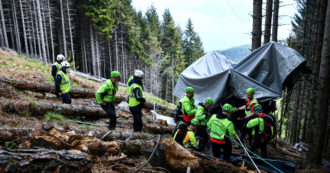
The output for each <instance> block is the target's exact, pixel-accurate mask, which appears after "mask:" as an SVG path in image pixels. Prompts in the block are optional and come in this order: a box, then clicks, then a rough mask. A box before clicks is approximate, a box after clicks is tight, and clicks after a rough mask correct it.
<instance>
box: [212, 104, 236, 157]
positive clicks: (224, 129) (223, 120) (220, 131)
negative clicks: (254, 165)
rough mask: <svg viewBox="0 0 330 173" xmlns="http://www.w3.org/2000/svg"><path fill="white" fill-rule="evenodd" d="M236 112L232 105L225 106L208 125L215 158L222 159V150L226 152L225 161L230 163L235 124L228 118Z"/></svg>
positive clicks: (213, 116)
mask: <svg viewBox="0 0 330 173" xmlns="http://www.w3.org/2000/svg"><path fill="white" fill-rule="evenodd" d="M233 112H234V108H233V106H231V105H230V104H227V103H226V104H224V105H223V107H222V112H221V111H219V112H218V114H214V115H212V117H211V118H210V120H209V122H208V123H207V127H208V129H209V130H210V131H211V132H210V140H211V142H212V152H213V156H214V157H216V158H219V157H220V154H221V149H222V150H223V152H224V157H223V158H224V160H226V161H230V155H231V150H232V146H231V141H230V139H229V138H228V137H227V136H229V137H230V138H231V139H234V138H235V128H234V124H233V123H232V122H231V121H230V120H229V119H228V116H229V115H231V114H232V113H233Z"/></svg>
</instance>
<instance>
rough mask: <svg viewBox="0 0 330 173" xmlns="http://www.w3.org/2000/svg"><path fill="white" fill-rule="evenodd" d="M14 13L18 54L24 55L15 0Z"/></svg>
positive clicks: (13, 2)
mask: <svg viewBox="0 0 330 173" xmlns="http://www.w3.org/2000/svg"><path fill="white" fill-rule="evenodd" d="M11 2H12V12H13V20H14V21H13V22H14V29H15V32H14V33H15V40H16V47H17V52H18V53H22V50H21V39H20V35H19V28H18V22H17V15H16V3H15V0H12V1H11Z"/></svg>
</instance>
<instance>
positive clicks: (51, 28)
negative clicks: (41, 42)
mask: <svg viewBox="0 0 330 173" xmlns="http://www.w3.org/2000/svg"><path fill="white" fill-rule="evenodd" d="M47 6H48V18H49V20H48V22H49V30H50V46H51V49H52V60H53V62H55V50H54V40H53V23H52V15H51V12H50V11H51V9H50V5H49V0H48V1H47Z"/></svg>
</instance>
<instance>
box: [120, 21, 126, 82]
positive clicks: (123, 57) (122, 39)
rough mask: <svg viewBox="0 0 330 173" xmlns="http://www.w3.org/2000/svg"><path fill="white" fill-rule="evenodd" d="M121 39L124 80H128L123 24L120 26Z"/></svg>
mask: <svg viewBox="0 0 330 173" xmlns="http://www.w3.org/2000/svg"><path fill="white" fill-rule="evenodd" d="M120 30H121V32H120V37H121V38H120V40H121V56H122V60H123V61H122V65H123V71H122V72H123V81H126V78H125V77H126V76H125V56H124V36H123V32H124V31H123V26H122V25H121V26H120Z"/></svg>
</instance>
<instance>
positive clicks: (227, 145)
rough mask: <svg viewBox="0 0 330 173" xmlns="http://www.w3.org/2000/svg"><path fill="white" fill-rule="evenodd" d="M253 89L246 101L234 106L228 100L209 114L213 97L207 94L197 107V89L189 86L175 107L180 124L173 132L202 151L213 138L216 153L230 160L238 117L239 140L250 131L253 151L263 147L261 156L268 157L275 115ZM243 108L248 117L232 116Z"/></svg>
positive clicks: (214, 154)
mask: <svg viewBox="0 0 330 173" xmlns="http://www.w3.org/2000/svg"><path fill="white" fill-rule="evenodd" d="M254 93H255V90H254V88H248V89H247V90H246V96H247V100H246V104H245V105H243V106H241V107H239V108H234V107H233V106H232V105H230V104H228V103H226V104H224V105H223V106H222V109H221V110H219V111H218V112H217V113H216V114H213V115H212V116H210V118H208V112H209V110H210V107H211V106H212V105H213V99H212V98H210V97H208V98H206V99H205V101H204V102H203V103H199V104H198V105H199V106H198V107H197V108H196V106H195V99H194V89H193V88H192V87H187V88H186V95H185V96H184V97H183V98H182V99H181V100H180V101H178V103H177V107H176V110H175V121H176V122H177V125H176V127H175V130H174V131H173V134H172V136H173V139H174V140H175V141H176V142H178V143H179V144H181V145H183V146H184V147H185V148H190V149H194V150H197V151H203V150H204V148H205V146H206V145H207V144H208V141H209V140H210V141H211V144H212V145H211V146H212V152H213V156H214V157H217V158H219V157H220V155H221V153H223V159H224V160H227V161H230V155H231V151H232V141H234V139H235V137H237V138H238V136H237V135H236V132H235V125H234V123H233V120H234V119H235V118H236V119H238V120H240V121H239V122H240V123H239V124H240V126H241V128H240V133H241V136H240V137H239V139H240V140H239V141H244V138H245V135H246V134H247V133H248V135H249V143H250V151H252V152H253V151H255V150H256V149H257V148H260V150H261V155H262V157H267V143H268V142H269V141H270V140H271V139H272V138H273V137H274V136H275V132H276V119H275V118H274V116H273V115H271V114H266V113H264V111H263V108H262V106H261V105H260V104H258V101H257V99H256V98H254ZM240 110H245V117H243V118H240V117H236V116H232V115H233V113H235V112H238V111H240ZM207 129H208V130H207ZM207 131H209V133H207ZM236 144H239V143H238V142H237V143H236ZM242 146H244V144H243V145H242Z"/></svg>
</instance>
